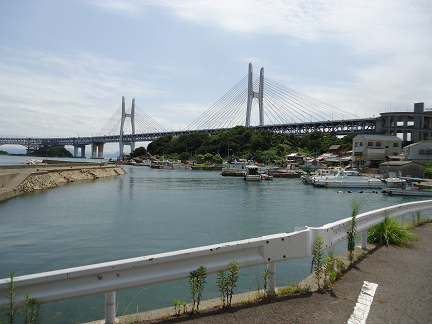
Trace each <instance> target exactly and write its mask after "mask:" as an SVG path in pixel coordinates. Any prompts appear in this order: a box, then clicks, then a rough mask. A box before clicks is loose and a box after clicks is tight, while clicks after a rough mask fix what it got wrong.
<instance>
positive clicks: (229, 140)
mask: <svg viewBox="0 0 432 324" xmlns="http://www.w3.org/2000/svg"><path fill="white" fill-rule="evenodd" d="M356 135H357V134H349V135H346V136H345V137H343V138H338V137H337V136H336V133H330V134H324V133H323V132H320V131H317V132H312V133H309V134H307V135H304V136H296V135H286V134H279V133H273V132H271V131H255V130H253V129H252V128H249V127H244V126H236V127H234V128H231V129H229V130H227V131H220V132H218V133H215V134H212V135H208V134H204V133H198V132H196V133H191V134H189V135H181V136H179V137H173V136H172V135H167V136H164V137H161V138H159V139H158V140H156V141H153V142H152V143H150V144H149V145H148V147H147V150H148V152H149V153H151V154H153V155H164V156H171V157H175V156H173V155H180V154H183V153H189V154H191V155H193V156H197V155H198V154H202V155H204V156H205V155H206V154H211V155H217V154H219V155H221V156H222V157H225V158H226V157H230V158H232V157H236V158H247V159H250V158H252V157H253V156H254V157H255V160H257V161H258V162H269V161H270V162H272V161H274V160H279V159H282V158H283V157H284V155H286V154H290V153H293V152H299V151H303V152H304V153H306V154H310V155H313V154H322V153H325V152H328V149H329V147H330V146H331V145H336V144H338V145H343V146H344V148H345V151H347V150H350V149H351V148H352V139H353V138H354V137H355V136H356ZM228 150H229V151H228Z"/></svg>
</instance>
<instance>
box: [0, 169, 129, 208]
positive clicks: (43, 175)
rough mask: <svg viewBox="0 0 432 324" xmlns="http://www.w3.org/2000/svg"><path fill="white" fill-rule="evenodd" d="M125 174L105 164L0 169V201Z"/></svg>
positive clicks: (121, 170)
mask: <svg viewBox="0 0 432 324" xmlns="http://www.w3.org/2000/svg"><path fill="white" fill-rule="evenodd" d="M123 174H126V171H124V170H123V169H122V168H121V167H119V166H105V165H100V164H96V165H91V164H88V165H72V166H71V164H67V165H55V166H53V165H49V166H47V165H44V166H40V165H38V166H33V167H29V168H19V169H18V168H10V169H8V168H4V167H3V168H2V169H1V170H0V201H3V200H6V199H9V198H13V197H15V196H19V195H22V194H26V193H31V192H34V191H38V190H43V189H51V188H55V187H58V186H60V185H63V184H67V183H70V182H75V181H81V180H93V179H98V178H105V177H112V176H117V175H123Z"/></svg>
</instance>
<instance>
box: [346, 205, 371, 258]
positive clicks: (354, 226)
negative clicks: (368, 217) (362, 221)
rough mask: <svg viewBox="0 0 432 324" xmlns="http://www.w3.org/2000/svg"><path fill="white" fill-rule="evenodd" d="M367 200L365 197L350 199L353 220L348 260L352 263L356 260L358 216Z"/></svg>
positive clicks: (351, 222) (349, 235)
mask: <svg viewBox="0 0 432 324" xmlns="http://www.w3.org/2000/svg"><path fill="white" fill-rule="evenodd" d="M365 202H366V200H365V199H364V198H360V199H359V198H353V199H351V200H350V204H351V209H352V213H351V221H350V227H349V229H348V231H347V234H348V239H347V250H348V253H349V254H348V260H349V261H350V263H351V264H352V263H353V262H354V259H355V257H354V249H355V244H356V236H357V223H356V217H357V215H358V213H359V212H360V209H361V208H362V207H363V205H364V204H365Z"/></svg>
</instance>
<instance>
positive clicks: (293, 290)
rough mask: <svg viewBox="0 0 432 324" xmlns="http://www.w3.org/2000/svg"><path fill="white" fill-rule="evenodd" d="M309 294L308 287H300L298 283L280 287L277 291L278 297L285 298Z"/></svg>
mask: <svg viewBox="0 0 432 324" xmlns="http://www.w3.org/2000/svg"><path fill="white" fill-rule="evenodd" d="M307 292H310V288H309V287H300V286H299V285H298V283H296V282H293V283H291V285H289V286H286V287H282V288H280V289H279V290H278V295H279V296H285V295H294V294H301V293H307Z"/></svg>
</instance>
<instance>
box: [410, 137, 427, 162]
mask: <svg viewBox="0 0 432 324" xmlns="http://www.w3.org/2000/svg"><path fill="white" fill-rule="evenodd" d="M403 155H404V157H405V159H406V160H411V161H417V162H423V163H424V162H432V141H422V142H417V143H413V144H410V145H407V146H405V147H404V148H403Z"/></svg>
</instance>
